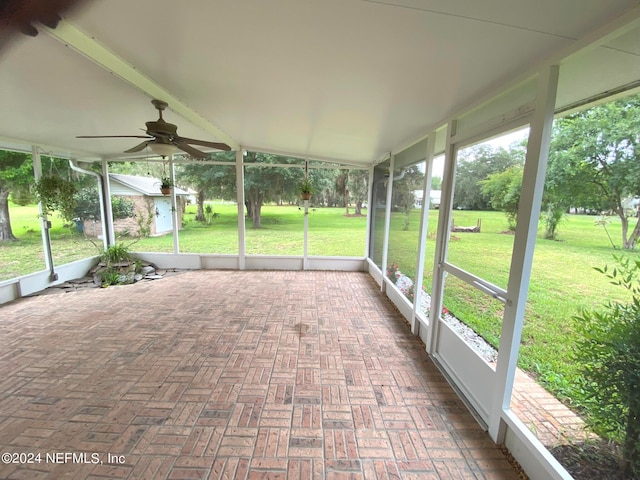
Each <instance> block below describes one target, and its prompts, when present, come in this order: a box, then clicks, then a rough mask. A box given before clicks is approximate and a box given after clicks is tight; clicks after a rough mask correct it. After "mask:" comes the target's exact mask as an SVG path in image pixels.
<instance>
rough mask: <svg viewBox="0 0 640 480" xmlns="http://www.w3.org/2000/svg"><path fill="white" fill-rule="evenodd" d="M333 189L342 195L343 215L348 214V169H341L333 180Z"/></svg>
mask: <svg viewBox="0 0 640 480" xmlns="http://www.w3.org/2000/svg"><path fill="white" fill-rule="evenodd" d="M335 189H336V192H337V193H338V195H340V196H341V197H342V201H343V203H344V208H345V209H346V212H345V215H349V170H341V171H340V173H339V174H338V176H337V177H336V180H335Z"/></svg>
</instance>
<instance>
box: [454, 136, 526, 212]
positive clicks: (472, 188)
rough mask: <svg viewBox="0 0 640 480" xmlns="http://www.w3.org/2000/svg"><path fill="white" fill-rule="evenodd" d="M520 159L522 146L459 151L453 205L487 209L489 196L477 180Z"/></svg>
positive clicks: (503, 169)
mask: <svg viewBox="0 0 640 480" xmlns="http://www.w3.org/2000/svg"><path fill="white" fill-rule="evenodd" d="M523 162H524V156H523V153H522V147H521V146H518V147H517V148H516V147H513V148H511V149H509V150H506V149H505V148H503V147H499V148H497V149H496V148H493V147H492V146H491V145H488V144H480V145H475V146H473V147H470V148H466V149H464V150H462V151H461V152H460V154H459V161H458V165H457V168H456V190H455V195H454V198H453V208H456V209H457V208H461V209H468V210H490V209H491V204H490V202H489V199H488V198H487V197H486V195H484V194H483V193H482V185H481V183H480V182H481V181H482V180H484V179H486V178H487V177H488V176H489V175H491V174H493V173H498V172H503V171H505V170H506V169H507V168H509V167H511V166H513V165H521V164H523Z"/></svg>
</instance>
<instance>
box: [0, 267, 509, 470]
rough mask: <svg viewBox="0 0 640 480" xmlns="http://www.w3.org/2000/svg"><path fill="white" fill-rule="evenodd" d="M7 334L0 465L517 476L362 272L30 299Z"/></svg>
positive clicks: (215, 275) (229, 274) (196, 276)
mask: <svg viewBox="0 0 640 480" xmlns="http://www.w3.org/2000/svg"><path fill="white" fill-rule="evenodd" d="M0 345H2V347H1V350H0V453H2V452H4V453H13V454H16V455H15V459H16V463H11V462H9V463H4V464H0V478H2V479H22V478H29V479H61V478H73V479H99V478H119V479H175V480H178V479H218V478H229V479H236V478H237V479H262V478H270V479H279V478H283V479H310V478H318V479H322V478H327V479H343V478H344V479H347V478H348V479H398V478H400V479H413V478H420V479H463V478H464V479H467V478H468V479H516V478H518V475H517V473H516V472H515V471H514V470H513V468H512V467H511V466H510V464H509V463H508V461H507V460H506V458H505V457H504V455H503V454H502V452H501V451H500V449H499V448H498V447H496V446H495V445H494V444H493V443H492V442H491V441H490V439H489V438H488V436H487V434H486V433H485V432H483V431H482V429H481V428H480V426H478V425H477V424H476V423H475V422H474V421H473V419H472V417H471V415H470V414H469V413H468V412H467V410H466V409H465V407H464V405H463V403H462V402H461V401H460V400H459V398H458V397H457V396H456V394H455V393H454V391H453V390H452V389H451V388H450V387H449V385H448V384H447V383H446V381H445V379H444V378H443V377H442V376H441V375H440V373H439V372H438V370H437V369H436V368H435V367H434V365H433V364H432V363H431V362H430V360H429V359H428V356H427V354H426V352H425V350H424V346H423V345H422V344H421V343H420V341H419V340H418V339H417V338H416V337H414V336H413V335H412V334H411V333H410V332H409V329H408V327H407V325H406V323H405V322H404V320H403V319H402V318H401V316H400V315H399V314H398V313H397V312H396V311H395V310H394V309H393V308H392V306H391V304H390V303H389V302H388V300H386V299H385V298H384V297H383V296H382V295H380V293H379V288H378V287H377V285H376V284H375V283H374V282H373V280H372V279H371V278H370V277H369V276H368V275H367V274H363V273H346V272H237V271H194V272H186V273H182V274H180V275H176V276H172V277H167V278H165V279H163V280H158V281H154V282H147V283H140V284H137V285H133V286H124V287H110V288H107V289H94V290H85V291H77V292H72V293H66V294H57V295H43V296H38V297H33V298H26V299H22V300H19V301H16V302H13V303H11V304H8V305H4V306H2V307H0ZM19 454H26V455H22V456H19ZM38 454H39V455H40V457H39V460H37V457H36V455H38ZM47 454H48V455H49V457H47ZM69 455H71V456H69ZM73 455H75V456H73ZM13 459H14V458H12V459H10V460H11V461H13ZM29 461H31V463H28V462H29Z"/></svg>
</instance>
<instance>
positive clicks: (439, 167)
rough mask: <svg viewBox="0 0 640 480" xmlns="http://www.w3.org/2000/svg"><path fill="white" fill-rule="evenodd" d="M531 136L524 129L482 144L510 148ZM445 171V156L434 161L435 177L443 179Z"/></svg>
mask: <svg viewBox="0 0 640 480" xmlns="http://www.w3.org/2000/svg"><path fill="white" fill-rule="evenodd" d="M528 134H529V128H523V129H520V130H516V131H515V132H510V133H507V134H506V135H501V136H499V137H496V138H492V139H491V140H488V141H486V142H481V143H482V144H488V145H491V146H492V147H493V148H499V147H503V148H509V146H510V145H511V144H512V143H514V142H517V141H519V140H522V139H524V138H526V137H527V135H528ZM443 171H444V155H440V156H438V157H436V158H435V159H434V161H433V176H434V177H440V178H442V173H443Z"/></svg>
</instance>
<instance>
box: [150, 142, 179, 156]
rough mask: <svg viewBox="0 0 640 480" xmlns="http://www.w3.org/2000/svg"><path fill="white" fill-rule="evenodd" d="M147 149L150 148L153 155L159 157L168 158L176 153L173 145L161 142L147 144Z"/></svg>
mask: <svg viewBox="0 0 640 480" xmlns="http://www.w3.org/2000/svg"><path fill="white" fill-rule="evenodd" d="M149 148H151V151H152V152H153V153H155V154H156V155H160V156H161V157H168V156H169V155H173V154H174V153H176V152H177V151H178V147H176V146H175V145H172V144H170V143H161V142H151V143H149Z"/></svg>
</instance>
